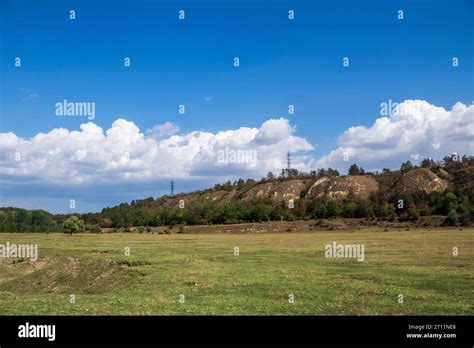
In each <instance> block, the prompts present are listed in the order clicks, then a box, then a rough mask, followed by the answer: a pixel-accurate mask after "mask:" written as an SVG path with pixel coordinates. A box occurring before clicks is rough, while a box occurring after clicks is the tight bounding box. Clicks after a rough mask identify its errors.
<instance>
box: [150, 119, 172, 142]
mask: <svg viewBox="0 0 474 348" xmlns="http://www.w3.org/2000/svg"><path fill="white" fill-rule="evenodd" d="M179 131H180V128H179V126H178V125H175V124H174V123H172V122H165V123H163V124H157V125H155V126H154V127H153V128H151V129H147V131H146V133H147V134H148V135H150V136H151V137H153V138H155V139H162V138H164V137H169V136H171V135H174V134H176V133H178V132H179Z"/></svg>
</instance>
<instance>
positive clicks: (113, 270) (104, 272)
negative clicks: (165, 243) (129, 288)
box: [0, 255, 140, 294]
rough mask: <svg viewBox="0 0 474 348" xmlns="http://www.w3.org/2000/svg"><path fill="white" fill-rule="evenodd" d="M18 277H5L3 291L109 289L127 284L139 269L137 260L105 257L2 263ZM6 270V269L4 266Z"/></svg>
mask: <svg viewBox="0 0 474 348" xmlns="http://www.w3.org/2000/svg"><path fill="white" fill-rule="evenodd" d="M2 266H3V267H4V268H6V269H7V270H6V271H7V273H12V274H16V276H15V277H2V278H3V279H4V280H3V281H2V282H0V291H8V292H12V293H15V294H19V293H25V294H38V293H58V294H78V293H94V294H97V293H105V292H109V291H113V290H117V289H119V288H120V287H121V286H123V285H126V284H127V283H128V282H129V281H130V280H132V279H133V278H134V277H135V276H138V275H140V274H139V272H137V271H135V270H133V269H132V268H135V267H134V266H137V265H135V264H131V265H128V264H124V263H120V262H116V261H113V260H107V259H101V258H90V257H89V258H76V257H71V256H69V257H65V256H57V255H55V256H51V257H49V256H48V257H46V258H44V259H39V260H38V261H37V262H30V261H23V262H15V263H10V264H4V265H2ZM4 271H5V269H4Z"/></svg>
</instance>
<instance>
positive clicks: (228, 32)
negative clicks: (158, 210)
mask: <svg viewBox="0 0 474 348" xmlns="http://www.w3.org/2000/svg"><path fill="white" fill-rule="evenodd" d="M473 8H474V5H473V2H472V1H468V0H466V1H461V0H454V1H428V0H427V1H421V0H418V1H414V0H410V1H367V0H364V1H357V2H356V1H297V0H292V1H247V0H240V1H196V0H194V1H171V0H170V1H143V0H139V1H130V0H128V1H120V0H119V1H113V2H112V1H89V0H81V1H48V0H44V1H21V0H19V1H18V0H16V1H12V0H6V1H2V2H1V3H0V12H1V16H2V21H1V24H0V25H1V26H0V28H1V35H2V36H1V47H0V51H1V55H0V59H1V61H0V63H1V65H0V74H1V90H0V97H1V108H0V112H1V117H0V132H2V133H7V132H12V133H14V134H15V135H16V136H17V137H19V138H23V139H30V138H32V137H34V136H35V135H36V134H38V133H40V132H41V133H47V132H49V131H51V130H53V129H55V128H66V129H69V130H79V126H80V125H81V124H83V123H86V122H87V119H85V118H83V117H56V116H55V114H54V112H55V103H56V102H58V101H62V100H63V99H67V100H71V101H90V102H94V103H95V104H96V116H95V119H94V120H93V122H94V123H95V124H96V125H97V126H99V127H101V128H103V129H104V130H107V129H109V128H110V127H111V125H112V124H113V122H114V121H116V120H117V119H119V118H123V119H125V120H127V121H131V122H133V123H134V124H135V125H136V126H137V127H138V128H139V129H140V130H141V131H142V132H144V133H145V131H146V130H147V129H150V128H152V127H153V126H154V125H156V124H163V123H165V122H171V123H173V124H175V125H177V126H178V127H179V128H180V131H179V133H178V134H189V133H191V132H193V131H196V130H202V131H206V132H211V133H214V134H215V133H217V132H219V131H224V130H235V129H238V128H240V127H255V128H257V129H258V128H259V127H261V125H262V124H263V123H264V122H266V121H267V120H269V119H276V118H280V117H284V118H286V119H288V121H289V123H290V124H291V126H292V127H296V131H295V133H294V134H295V135H297V136H298V137H300V138H303V139H306V140H307V141H308V142H309V143H310V144H312V145H313V146H314V150H311V151H306V155H308V156H312V157H313V158H315V159H319V158H322V157H323V156H325V155H327V154H328V153H329V152H330V151H333V150H334V149H336V148H337V147H338V139H340V136H341V134H343V133H344V132H345V131H346V130H347V129H348V128H349V127H352V126H358V125H362V126H366V127H371V126H372V124H373V123H374V121H375V120H376V119H377V118H379V117H380V103H381V102H385V101H387V100H389V99H391V100H394V101H398V102H402V101H403V100H406V99H417V100H424V101H426V102H428V103H430V104H431V105H436V106H439V107H443V108H445V109H446V110H450V109H451V108H452V107H453V105H454V104H455V103H457V102H461V103H463V104H465V105H469V104H471V103H472V101H473V99H474V98H473V90H474V84H473V66H472V64H473V61H474V60H473V36H474V32H473V30H474V29H473V27H474V26H473V19H474V18H473ZM71 9H74V10H75V11H76V19H75V20H70V19H69V18H68V12H69V10H71ZM180 9H183V10H185V13H186V18H185V20H184V21H180V20H178V11H179V10H180ZM290 9H292V10H294V11H295V19H294V20H291V21H290V20H288V17H287V16H288V10H290ZM398 10H403V11H404V19H403V20H398V19H397V11H398ZM15 57H21V60H22V66H21V68H17V67H15V66H14V59H15ZM124 57H130V58H131V67H130V68H124V66H123V59H124ZM234 57H239V58H240V63H241V66H240V67H239V68H235V67H233V58H234ZM343 57H348V58H349V59H350V66H349V67H343V66H342V58H343ZM453 57H458V58H459V66H458V67H456V68H453V66H452V64H451V61H452V58H453ZM209 97H210V98H209ZM180 104H184V105H185V106H186V114H185V115H180V114H179V113H178V105H180ZM289 104H293V105H295V113H294V114H293V115H288V112H287V107H288V105H289ZM446 150H450V149H446ZM397 160H398V158H397ZM394 161H395V160H394ZM392 163H394V162H391V161H388V163H387V166H390V165H392ZM57 165H59V166H60V165H61V163H58V164H57ZM382 166H384V163H380V164H379V163H377V165H375V167H382ZM13 176H14V175H13ZM33 176H34V175H33ZM28 177H29V176H28ZM155 179H156V180H148V181H147V182H146V183H143V185H142V186H140V185H138V186H137V188H136V189H130V190H123V189H121V190H120V191H121V192H125V191H126V193H124V194H122V195H120V196H113V195H112V192H111V191H110V190H109V189H107V187H108V184H107V185H105V184H104V185H99V184H97V183H96V184H95V185H96V186H94V187H95V188H96V189H97V191H100V192H103V194H102V195H101V196H100V197H98V198H94V199H90V202H89V203H87V204H85V205H84V206H83V209H85V210H87V209H91V210H97V209H100V207H103V206H105V205H110V204H115V203H117V202H120V201H121V200H130V199H134V198H143V197H146V196H149V195H150V194H148V193H151V194H152V195H154V196H156V195H157V194H159V193H160V192H161V193H164V192H165V191H166V185H165V183H166V182H167V180H168V177H166V176H163V177H162V178H161V177H160V178H155ZM160 179H162V181H161V183H160V184H159V185H158V184H157V183H158V182H160ZM218 179H219V175H212V176H209V177H208V178H207V179H206V177H205V176H204V177H203V176H201V177H200V178H194V179H192V178H187V179H186V180H183V183H182V186H181V189H182V190H188V189H193V188H195V187H204V186H205V185H207V184H208V183H210V182H214V181H219V180H218ZM13 181H15V180H13ZM25 181H27V182H25ZM184 181H185V182H184ZM18 182H22V184H21V185H19V184H18ZM117 185H118V186H117ZM120 185H121V184H120V183H117V182H114V185H112V186H113V187H114V189H113V190H114V191H116V188H117V187H122V186H120ZM123 185H125V183H124V184H123ZM126 185H128V186H127V187H130V182H128V183H127V184H126ZM132 186H133V185H132ZM52 187H57V185H55V183H54V181H48V183H38V180H33V179H31V180H26V179H25V177H23V178H22V179H21V180H20V179H18V180H17V181H16V182H15V183H12V175H11V173H10V174H9V177H8V180H6V181H4V185H3V189H2V192H3V193H2V200H3V201H4V204H7V205H8V204H9V203H11V204H16V205H24V206H28V207H33V206H35V204H37V203H35V202H40V201H41V202H44V203H42V204H44V205H47V208H50V210H56V211H60V210H61V208H60V206H61V204H62V203H58V204H59V205H58V204H57V203H54V202H57V201H61V200H62V199H63V197H62V193H61V192H65V191H66V192H69V195H70V196H74V195H77V196H81V197H82V198H81V199H86V198H85V193H84V194H83V193H81V192H87V191H89V192H90V186H87V185H85V186H84V185H69V184H68V185H64V188H65V190H58V191H59V192H56V190H53V189H52ZM157 187H160V189H158V188H157ZM33 191H34V192H39V193H38V194H37V195H36V196H33V194H32V192H33ZM109 196H110V197H111V198H108V197H109ZM112 196H113V197H112ZM47 202H49V203H47Z"/></svg>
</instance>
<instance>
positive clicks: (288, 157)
mask: <svg viewBox="0 0 474 348" xmlns="http://www.w3.org/2000/svg"><path fill="white" fill-rule="evenodd" d="M286 158H287V167H288V169H290V168H291V155H290V151H288V153H287V154H286Z"/></svg>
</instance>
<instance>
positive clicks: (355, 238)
mask: <svg viewBox="0 0 474 348" xmlns="http://www.w3.org/2000/svg"><path fill="white" fill-rule="evenodd" d="M473 237H474V229H473V228H463V229H462V230H460V229H459V228H433V229H431V230H429V229H412V230H409V231H406V230H396V229H393V230H389V231H385V232H383V231H382V230H381V229H367V230H354V231H344V232H342V231H321V232H308V233H263V234H168V235H161V234H149V233H145V234H139V233H111V234H78V235H73V236H69V235H63V234H59V233H50V234H40V233H35V234H32V233H2V234H0V245H2V244H3V245H5V243H6V242H9V243H10V244H37V245H38V256H39V257H38V260H37V261H36V262H31V261H30V260H28V259H13V258H5V259H0V313H1V314H2V315H455V314H457V315H474V238H473ZM333 242H337V243H344V244H363V245H364V251H365V259H364V261H363V262H358V261H357V259H356V258H327V257H325V245H326V244H332V243H333ZM453 247H456V248H458V250H459V255H457V256H453ZM236 248H238V255H236V254H237V253H236V251H237V249H236ZM127 251H129V252H130V254H129V255H128V253H127ZM0 256H1V255H0ZM291 295H293V296H294V301H290V299H292V298H293V297H292V296H291ZM400 295H402V296H403V302H402V303H400V301H399V300H400V299H401V297H400ZM73 300H75V301H73ZM71 302H72V303H71Z"/></svg>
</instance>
